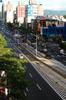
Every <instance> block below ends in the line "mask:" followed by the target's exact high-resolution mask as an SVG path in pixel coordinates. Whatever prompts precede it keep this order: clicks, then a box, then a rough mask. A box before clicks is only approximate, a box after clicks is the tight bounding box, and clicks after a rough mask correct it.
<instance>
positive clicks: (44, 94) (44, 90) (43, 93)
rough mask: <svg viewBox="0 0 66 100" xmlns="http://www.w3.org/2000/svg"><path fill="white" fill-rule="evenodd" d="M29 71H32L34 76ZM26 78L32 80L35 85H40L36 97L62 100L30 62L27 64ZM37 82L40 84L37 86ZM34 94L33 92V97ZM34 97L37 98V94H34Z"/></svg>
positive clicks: (41, 99)
mask: <svg viewBox="0 0 66 100" xmlns="http://www.w3.org/2000/svg"><path fill="white" fill-rule="evenodd" d="M29 73H31V75H32V77H31V76H30V75H29ZM26 78H28V79H30V80H32V82H33V84H34V86H35V87H38V88H37V90H36V92H35V93H36V94H37V97H36V98H38V97H41V98H39V100H44V99H45V100H62V99H61V98H60V97H59V96H58V95H57V94H56V93H55V92H54V91H53V90H52V88H51V87H50V86H49V85H48V84H47V83H46V81H45V80H44V79H43V78H42V77H41V76H40V75H39V74H38V72H37V71H36V70H35V69H34V68H33V66H32V65H31V64H30V63H28V64H26ZM37 84H38V85H39V86H37ZM35 87H33V92H34V88H35ZM40 88H41V89H40ZM31 91H32V90H31ZM31 91H30V92H31ZM38 91H40V95H38ZM30 92H29V94H30ZM32 96H33V94H32V95H31V97H32ZM34 99H35V96H34ZM34 99H33V100H34ZM36 100H38V99H36Z"/></svg>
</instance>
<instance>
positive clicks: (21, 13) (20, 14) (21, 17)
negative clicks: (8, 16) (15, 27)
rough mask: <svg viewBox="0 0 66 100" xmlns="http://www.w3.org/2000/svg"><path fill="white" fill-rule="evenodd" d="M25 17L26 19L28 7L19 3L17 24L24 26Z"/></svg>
mask: <svg viewBox="0 0 66 100" xmlns="http://www.w3.org/2000/svg"><path fill="white" fill-rule="evenodd" d="M25 17H26V6H25V5H22V3H21V2H20V1H19V2H18V6H17V22H18V23H20V24H23V23H24V19H25Z"/></svg>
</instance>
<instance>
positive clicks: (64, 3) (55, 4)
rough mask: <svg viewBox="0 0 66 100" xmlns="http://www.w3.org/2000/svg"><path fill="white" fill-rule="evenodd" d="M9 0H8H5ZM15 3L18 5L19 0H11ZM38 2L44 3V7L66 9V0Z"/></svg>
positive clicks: (24, 0) (39, 1) (23, 0)
mask: <svg viewBox="0 0 66 100" xmlns="http://www.w3.org/2000/svg"><path fill="white" fill-rule="evenodd" d="M3 1H7V0H3ZM11 1H12V2H13V4H15V5H17V2H18V0H11ZM28 1H29V0H22V2H25V3H28ZM36 1H37V3H41V4H43V5H44V9H52V10H66V0H36ZM0 9H1V4H0Z"/></svg>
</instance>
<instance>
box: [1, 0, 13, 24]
mask: <svg viewBox="0 0 66 100" xmlns="http://www.w3.org/2000/svg"><path fill="white" fill-rule="evenodd" d="M13 10H14V9H13V4H12V3H11V1H10V0H8V1H7V3H4V4H3V5H2V17H3V20H4V22H7V23H8V22H11V23H13V18H14V15H13Z"/></svg>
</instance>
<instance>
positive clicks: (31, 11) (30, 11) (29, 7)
mask: <svg viewBox="0 0 66 100" xmlns="http://www.w3.org/2000/svg"><path fill="white" fill-rule="evenodd" d="M32 14H33V8H32V6H31V5H28V6H27V16H32Z"/></svg>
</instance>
